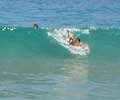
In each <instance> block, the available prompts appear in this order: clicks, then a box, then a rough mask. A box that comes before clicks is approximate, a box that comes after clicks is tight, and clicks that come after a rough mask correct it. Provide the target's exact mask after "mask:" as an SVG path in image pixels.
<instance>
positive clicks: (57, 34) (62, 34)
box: [48, 28, 90, 55]
mask: <svg viewBox="0 0 120 100" xmlns="http://www.w3.org/2000/svg"><path fill="white" fill-rule="evenodd" d="M67 30H69V31H70V32H74V31H81V30H80V29H71V28H64V29H55V30H54V31H53V32H48V36H51V37H53V38H54V39H55V40H56V41H57V42H58V43H59V44H60V45H62V46H63V47H65V48H66V49H67V50H69V51H70V52H71V53H72V54H79V55H87V54H89V52H90V49H89V46H88V45H87V44H84V46H80V47H77V46H72V45H70V44H69V42H68V38H67V33H66V31H67ZM71 35H73V34H71Z"/></svg>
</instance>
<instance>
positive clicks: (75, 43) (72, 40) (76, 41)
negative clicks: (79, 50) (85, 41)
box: [67, 30, 81, 46]
mask: <svg viewBox="0 0 120 100" xmlns="http://www.w3.org/2000/svg"><path fill="white" fill-rule="evenodd" d="M67 33H68V39H69V40H68V42H69V44H70V45H73V46H81V42H80V38H74V37H73V36H71V34H70V31H69V30H67Z"/></svg>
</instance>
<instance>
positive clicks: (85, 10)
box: [0, 0, 120, 27]
mask: <svg viewBox="0 0 120 100" xmlns="http://www.w3.org/2000/svg"><path fill="white" fill-rule="evenodd" d="M0 23H1V25H17V26H31V25H32V24H33V23H38V24H39V25H41V26H49V27H62V26H82V27H86V26H99V27H104V26H107V27H108V26H109V27H119V26H120V1H119V0H101V1H99V0H84V1H83V0H70V1H68V0H34V1H33V0H4V1H2V0H1V1H0Z"/></svg>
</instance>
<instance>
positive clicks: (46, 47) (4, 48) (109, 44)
mask: <svg viewBox="0 0 120 100" xmlns="http://www.w3.org/2000/svg"><path fill="white" fill-rule="evenodd" d="M66 30H70V31H71V32H72V33H73V35H74V37H80V38H81V41H82V42H84V43H86V44H87V45H88V47H87V51H85V50H84V49H78V50H73V49H71V48H73V47H70V46H68V47H66V46H65V45H64V40H61V39H62V38H64V37H63V36H64V35H66V36H67V33H66ZM61 34H63V36H62V35H61ZM60 35H61V36H60ZM65 42H66V41H65ZM119 42H120V29H113V28H95V27H90V28H83V29H80V28H60V29H47V28H41V29H38V30H34V29H32V28H19V27H18V28H14V27H2V28H1V30H0V43H1V47H0V48H1V49H0V55H1V57H2V56H3V57H4V56H18V57H19V56H53V57H55V56H56V57H57V56H61V57H65V56H66V57H67V56H68V57H69V56H70V55H74V54H78V56H79V55H91V56H93V55H106V56H112V55H115V54H116V56H117V55H118V54H119V53H118V52H119V50H120V46H119ZM71 50H72V52H71ZM77 52H78V53H77Z"/></svg>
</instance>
